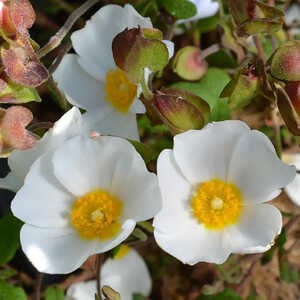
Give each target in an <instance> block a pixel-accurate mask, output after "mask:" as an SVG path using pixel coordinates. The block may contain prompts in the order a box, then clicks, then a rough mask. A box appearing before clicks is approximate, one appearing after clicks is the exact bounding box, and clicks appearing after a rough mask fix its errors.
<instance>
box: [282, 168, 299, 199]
mask: <svg viewBox="0 0 300 300" xmlns="http://www.w3.org/2000/svg"><path fill="white" fill-rule="evenodd" d="M285 191H286V193H287V195H288V196H289V198H290V199H291V200H292V201H293V202H294V203H295V204H296V205H300V176H299V174H297V175H296V177H295V179H294V180H293V181H292V182H291V183H290V184H289V185H287V186H286V187H285Z"/></svg>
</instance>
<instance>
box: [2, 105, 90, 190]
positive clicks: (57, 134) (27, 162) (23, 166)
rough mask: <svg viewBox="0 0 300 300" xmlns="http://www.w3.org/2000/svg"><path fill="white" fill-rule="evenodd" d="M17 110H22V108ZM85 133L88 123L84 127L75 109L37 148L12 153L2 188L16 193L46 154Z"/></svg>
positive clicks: (53, 128)
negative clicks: (31, 168) (38, 160)
mask: <svg viewBox="0 0 300 300" xmlns="http://www.w3.org/2000/svg"><path fill="white" fill-rule="evenodd" d="M15 109H18V110H21V107H16V108H15ZM22 109H23V108H22ZM24 110H25V108H24ZM19 116H20V114H19ZM31 118H32V115H31ZM83 133H87V134H88V133H89V130H88V127H87V122H85V126H84V124H83V121H82V117H81V113H80V111H79V109H78V108H76V107H73V108H72V109H70V110H69V111H68V112H66V113H65V114H64V115H63V116H62V117H61V118H60V119H59V120H58V121H57V122H55V123H54V126H53V127H52V128H51V129H49V130H48V131H47V132H46V133H45V134H44V136H43V137H42V138H41V139H40V140H38V141H36V144H35V147H32V148H30V149H27V150H24V149H23V150H24V151H19V150H14V151H13V152H12V153H11V155H10V156H9V157H8V165H9V168H10V172H9V173H8V175H7V176H6V177H5V178H0V188H3V189H8V190H11V191H13V192H16V191H17V190H18V189H19V188H20V187H21V186H22V185H23V183H24V179H25V177H26V175H27V173H28V172H29V169H30V167H31V165H32V164H33V163H34V161H35V160H37V159H38V158H39V157H40V156H41V155H43V154H45V153H46V152H48V151H53V150H54V149H55V148H57V147H58V146H59V145H61V144H62V143H63V142H65V141H66V140H68V139H70V138H71V137H73V136H75V135H80V134H83Z"/></svg>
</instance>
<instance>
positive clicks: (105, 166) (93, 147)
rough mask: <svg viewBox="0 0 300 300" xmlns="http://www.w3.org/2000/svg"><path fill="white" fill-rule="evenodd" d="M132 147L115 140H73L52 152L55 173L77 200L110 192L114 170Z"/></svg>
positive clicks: (102, 138) (123, 141) (107, 138)
mask: <svg viewBox="0 0 300 300" xmlns="http://www.w3.org/2000/svg"><path fill="white" fill-rule="evenodd" d="M131 147H133V146H131V145H130V143H129V142H127V141H126V140H123V139H121V138H117V137H108V136H100V137H98V138H94V139H89V138H84V137H74V138H73V139H71V140H69V141H67V142H66V143H64V145H63V146H62V147H59V148H58V149H57V150H56V151H55V153H54V155H53V160H52V161H53V165H54V173H55V175H56V177H57V178H58V180H59V181H60V182H61V183H62V184H63V185H64V186H65V187H66V188H67V189H68V190H69V191H70V193H72V194H73V195H75V196H77V197H79V196H83V195H84V194H86V193H88V192H91V191H93V190H95V189H99V188H100V189H105V190H110V188H111V186H112V182H113V180H115V170H116V166H117V165H118V164H119V161H120V160H123V156H124V155H126V153H128V151H131V150H130V149H131ZM123 179H124V178H123ZM128 188H130V187H128Z"/></svg>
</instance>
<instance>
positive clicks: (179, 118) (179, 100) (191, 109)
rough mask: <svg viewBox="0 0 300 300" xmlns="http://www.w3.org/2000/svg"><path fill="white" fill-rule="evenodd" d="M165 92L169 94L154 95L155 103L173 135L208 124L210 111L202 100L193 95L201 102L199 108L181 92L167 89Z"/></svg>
mask: <svg viewBox="0 0 300 300" xmlns="http://www.w3.org/2000/svg"><path fill="white" fill-rule="evenodd" d="M165 92H167V93H162V92H159V93H158V94H156V95H154V102H155V105H156V108H157V110H158V112H159V114H160V116H161V119H162V121H163V122H164V123H165V124H166V125H167V126H168V127H169V129H170V130H171V132H172V133H173V134H177V133H180V132H184V131H187V130H189V129H201V128H202V127H203V126H204V125H205V124H206V123H207V122H208V116H209V112H210V109H209V106H208V104H207V103H206V102H205V101H203V100H202V99H201V98H199V97H197V96H194V95H193V96H194V98H197V99H196V100H199V103H200V106H198V105H197V104H196V102H195V103H192V102H191V101H188V100H187V99H186V98H183V97H182V96H180V90H175V89H169V90H168V89H167V90H165ZM177 92H178V93H177ZM181 92H183V93H188V92H185V91H181ZM175 93H177V95H176V94H175ZM188 94H190V93H188ZM190 95H192V94H190ZM202 101H203V103H202Z"/></svg>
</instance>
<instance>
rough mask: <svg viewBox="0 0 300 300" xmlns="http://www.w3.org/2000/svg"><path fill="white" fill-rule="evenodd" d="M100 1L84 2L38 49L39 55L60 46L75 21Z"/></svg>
mask: <svg viewBox="0 0 300 300" xmlns="http://www.w3.org/2000/svg"><path fill="white" fill-rule="evenodd" d="M99 1H100V0H87V1H86V2H85V3H84V4H82V5H81V6H80V7H78V8H77V9H75V10H74V11H73V13H72V14H71V15H70V16H69V18H68V19H67V21H66V23H65V24H64V25H63V26H62V27H61V29H60V30H59V31H58V32H57V33H56V34H55V35H54V36H53V37H52V38H51V39H50V40H49V42H48V43H47V44H46V45H45V46H44V47H43V48H42V49H40V50H39V51H38V54H37V55H38V57H39V58H41V57H43V56H45V55H46V54H48V53H49V52H51V51H52V50H53V49H55V48H56V47H58V46H59V45H60V43H61V42H62V40H63V39H64V38H65V36H66V35H67V34H68V32H69V31H70V30H71V28H72V27H73V25H74V23H75V22H76V21H77V20H78V19H79V18H80V17H81V16H82V15H83V14H85V13H86V12H87V11H88V10H89V9H90V8H91V7H92V6H94V5H95V4H96V3H98V2H99Z"/></svg>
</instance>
